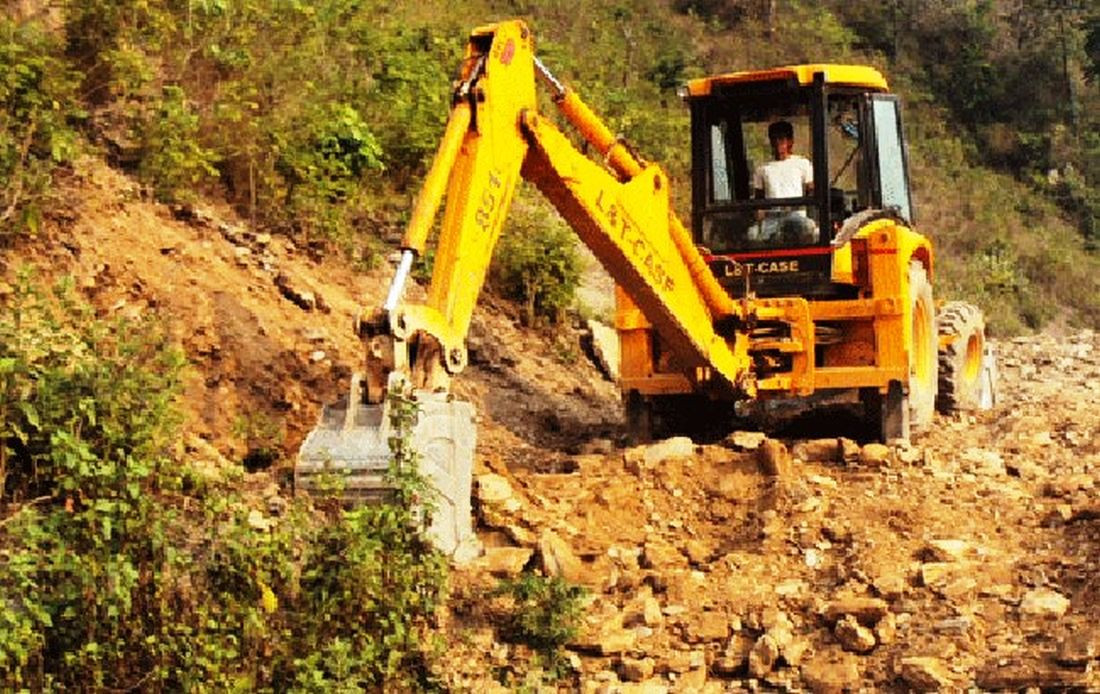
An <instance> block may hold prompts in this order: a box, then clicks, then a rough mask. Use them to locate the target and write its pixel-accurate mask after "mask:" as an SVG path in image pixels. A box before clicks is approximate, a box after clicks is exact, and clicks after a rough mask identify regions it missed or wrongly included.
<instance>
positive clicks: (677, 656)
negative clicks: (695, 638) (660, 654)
mask: <svg viewBox="0 0 1100 694" xmlns="http://www.w3.org/2000/svg"><path fill="white" fill-rule="evenodd" d="M704 664H706V654H705V653H704V652H703V651H672V652H671V653H669V654H668V658H667V659H666V661H665V669H666V670H667V671H668V672H674V673H676V674H678V675H682V674H683V673H685V672H689V671H691V670H694V669H695V668H698V667H700V666H702V665H704Z"/></svg>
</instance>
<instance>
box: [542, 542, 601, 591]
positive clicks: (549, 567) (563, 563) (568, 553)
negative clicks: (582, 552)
mask: <svg viewBox="0 0 1100 694" xmlns="http://www.w3.org/2000/svg"><path fill="white" fill-rule="evenodd" d="M539 556H540V557H541V559H542V569H543V571H544V572H545V573H546V575H547V576H560V577H561V578H563V579H565V580H566V581H568V582H570V583H588V582H589V579H590V578H591V577H590V575H589V573H590V572H589V571H588V570H587V568H586V567H585V565H584V562H582V561H581V560H580V558H578V557H577V555H576V554H575V553H574V552H573V547H572V546H571V545H570V544H569V543H568V542H566V541H565V540H563V539H562V538H561V536H560V535H558V534H557V533H555V532H554V531H553V530H544V531H543V533H542V535H541V536H540V537H539Z"/></svg>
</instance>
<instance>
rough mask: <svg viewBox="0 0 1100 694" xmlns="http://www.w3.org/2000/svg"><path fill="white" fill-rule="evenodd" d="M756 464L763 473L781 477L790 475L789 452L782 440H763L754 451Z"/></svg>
mask: <svg viewBox="0 0 1100 694" xmlns="http://www.w3.org/2000/svg"><path fill="white" fill-rule="evenodd" d="M756 464H757V465H758V466H759V467H760V471H761V472H762V473H764V474H765V475H770V476H772V477H779V478H783V479H786V478H788V477H790V476H791V471H792V467H791V454H790V453H789V452H788V451H787V447H786V446H785V445H783V442H782V441H776V440H775V439H767V440H765V441H764V443H763V444H761V445H760V448H759V450H757V452H756Z"/></svg>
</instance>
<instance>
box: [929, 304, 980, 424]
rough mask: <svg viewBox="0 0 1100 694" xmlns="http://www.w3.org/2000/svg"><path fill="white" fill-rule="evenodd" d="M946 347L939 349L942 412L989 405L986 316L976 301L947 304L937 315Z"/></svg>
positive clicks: (938, 328)
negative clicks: (975, 304) (975, 303)
mask: <svg viewBox="0 0 1100 694" xmlns="http://www.w3.org/2000/svg"><path fill="white" fill-rule="evenodd" d="M936 328H937V330H938V332H939V336H940V342H941V344H942V345H943V347H942V348H941V349H940V352H939V395H938V396H937V397H936V408H937V409H939V410H940V412H959V411H964V410H976V409H980V408H981V407H983V405H986V406H988V405H987V404H986V403H987V402H988V401H989V400H991V397H990V395H991V391H992V390H993V384H992V382H991V379H990V377H989V375H988V374H987V373H986V371H987V369H986V367H985V363H986V362H987V361H991V358H989V357H987V355H986V353H987V351H989V350H988V349H987V345H986V341H985V318H984V317H983V316H982V312H981V309H979V308H978V307H977V306H974V305H973V304H967V303H963V302H961V301H952V302H950V303H948V304H946V305H944V307H943V310H942V311H941V312H940V314H939V316H937V318H936Z"/></svg>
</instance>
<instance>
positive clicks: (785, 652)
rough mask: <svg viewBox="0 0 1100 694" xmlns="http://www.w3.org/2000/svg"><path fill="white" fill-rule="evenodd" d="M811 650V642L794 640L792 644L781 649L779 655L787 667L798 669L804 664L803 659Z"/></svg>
mask: <svg viewBox="0 0 1100 694" xmlns="http://www.w3.org/2000/svg"><path fill="white" fill-rule="evenodd" d="M811 650H812V646H811V644H810V642H809V641H807V640H805V639H797V638H792V639H791V641H790V643H788V644H787V645H785V646H783V648H782V649H780V653H779V655H780V656H782V657H783V661H784V662H785V663H787V665H790V666H791V667H798V666H799V665H801V664H802V657H803V656H804V655H805V654H806V653H808V652H809V651H811Z"/></svg>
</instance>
